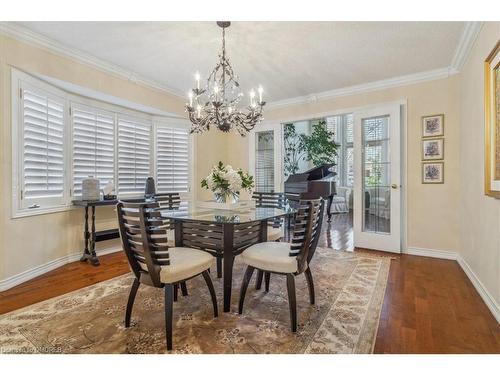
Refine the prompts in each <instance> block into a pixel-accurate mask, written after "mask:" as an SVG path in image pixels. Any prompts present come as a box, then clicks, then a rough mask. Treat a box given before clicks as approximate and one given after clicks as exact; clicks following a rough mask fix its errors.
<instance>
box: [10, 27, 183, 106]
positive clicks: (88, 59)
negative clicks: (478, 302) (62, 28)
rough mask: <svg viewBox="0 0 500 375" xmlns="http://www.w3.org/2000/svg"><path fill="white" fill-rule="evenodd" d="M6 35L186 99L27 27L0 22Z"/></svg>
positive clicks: (131, 72)
mask: <svg viewBox="0 0 500 375" xmlns="http://www.w3.org/2000/svg"><path fill="white" fill-rule="evenodd" d="M2 34H3V35H6V36H8V37H11V38H14V39H16V40H19V41H21V42H25V43H27V44H30V45H32V46H35V47H38V48H42V49H44V50H47V51H49V52H52V53H56V54H57V55H59V56H62V57H65V58H70V59H72V60H75V61H77V62H79V63H82V64H84V65H87V66H89V67H91V68H95V69H99V70H100V71H103V72H105V73H108V74H111V75H113V76H115V77H118V78H121V79H125V80H127V81H130V82H132V83H135V84H138V85H141V86H145V87H148V88H153V89H155V90H158V91H161V92H164V93H167V94H169V95H174V96H176V97H179V98H184V96H185V95H184V94H183V93H181V92H180V91H179V90H175V89H173V88H171V87H168V86H166V85H164V84H162V83H160V82H157V81H155V80H152V79H149V78H146V77H143V76H141V75H139V74H137V73H135V72H133V71H130V70H127V69H125V68H122V67H121V66H119V65H115V64H112V63H109V62H107V61H104V60H101V59H98V58H97V57H94V56H92V55H90V54H87V53H85V52H82V51H80V50H78V49H76V48H71V47H68V46H65V45H63V44H61V43H59V42H57V41H55V40H53V39H50V38H47V37H45V36H43V35H41V34H38V33H36V32H33V31H31V30H29V29H28V28H26V27H23V26H20V25H18V24H16V23H15V22H0V35H2Z"/></svg>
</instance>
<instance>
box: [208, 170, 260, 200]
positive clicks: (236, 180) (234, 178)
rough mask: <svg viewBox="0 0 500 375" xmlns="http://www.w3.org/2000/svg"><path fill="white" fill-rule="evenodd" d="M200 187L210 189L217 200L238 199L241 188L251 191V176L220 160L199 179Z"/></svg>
mask: <svg viewBox="0 0 500 375" xmlns="http://www.w3.org/2000/svg"><path fill="white" fill-rule="evenodd" d="M201 187H203V188H205V189H208V190H210V191H212V192H213V193H214V195H215V198H216V200H217V201H218V202H226V199H227V198H232V199H233V200H234V201H236V200H238V198H239V194H240V191H241V190H247V191H251V190H252V188H253V187H254V181H253V176H251V175H250V174H249V173H248V172H244V171H243V170H241V169H237V170H235V169H234V168H233V167H232V166H230V165H224V164H223V163H222V162H221V161H219V163H218V164H217V165H215V166H214V167H213V168H212V170H211V171H210V174H209V175H208V176H207V177H206V178H204V179H203V180H201Z"/></svg>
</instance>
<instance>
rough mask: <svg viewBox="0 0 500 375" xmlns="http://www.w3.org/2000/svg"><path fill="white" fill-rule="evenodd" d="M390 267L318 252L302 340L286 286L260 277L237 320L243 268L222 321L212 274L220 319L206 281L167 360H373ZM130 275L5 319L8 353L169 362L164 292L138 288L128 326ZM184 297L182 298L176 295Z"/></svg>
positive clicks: (180, 309) (179, 324) (178, 321)
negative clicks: (253, 356)
mask: <svg viewBox="0 0 500 375" xmlns="http://www.w3.org/2000/svg"><path fill="white" fill-rule="evenodd" d="M389 266H390V258H389V257H380V256H370V255H367V254H358V253H355V252H344V251H335V250H332V249H328V248H318V249H317V252H316V255H315V258H314V260H313V262H312V264H311V270H312V273H313V277H314V282H315V288H316V305H310V304H309V297H308V290H307V284H306V281H305V277H304V276H303V275H299V276H297V277H296V288H297V313H298V321H299V325H298V332H297V333H292V332H291V331H290V320H289V319H290V315H289V310H288V301H287V292H286V282H285V278H284V277H282V276H279V275H271V283H270V291H269V292H268V293H266V292H265V291H264V286H262V289H261V290H256V289H255V282H254V281H255V277H256V276H255V273H254V276H253V280H252V283H251V285H250V286H249V289H248V291H247V296H246V300H245V307H244V312H243V314H242V315H239V314H238V313H237V309H238V296H239V287H240V285H241V280H242V275H243V265H242V264H241V263H239V262H238V261H236V263H235V267H234V282H233V299H232V312H230V313H223V312H222V306H221V305H222V282H221V281H222V280H221V279H217V278H216V276H215V273H214V272H212V279H213V281H214V285H215V288H216V291H217V298H218V302H219V317H218V318H214V317H213V310H212V305H211V302H210V297H209V294H208V290H207V288H206V285H205V283H204V280H203V278H202V277H198V278H195V279H192V280H190V281H188V289H189V295H188V296H185V297H183V296H181V295H180V296H179V300H178V301H177V302H175V303H174V333H173V339H174V350H173V351H171V352H170V353H371V352H372V351H373V346H374V342H375V337H376V333H377V327H378V320H379V316H380V311H381V307H382V302H383V298H384V292H385V287H386V284H387V277H388V272H389ZM132 278H133V276H132V275H131V274H128V275H124V276H120V277H117V278H114V279H111V280H108V281H104V282H101V283H98V284H95V285H92V286H89V287H86V288H83V289H80V290H77V291H75V292H72V293H69V294H66V295H63V296H59V297H56V298H53V299H51V300H47V301H43V302H40V303H38V304H35V305H32V306H28V307H26V308H23V309H20V310H17V311H13V312H10V313H7V314H4V315H2V316H0V352H1V353H167V350H166V344H165V332H164V327H165V323H164V310H163V306H164V305H163V298H164V297H163V292H162V291H161V290H158V289H156V288H151V287H147V286H141V287H140V288H139V292H138V294H137V298H136V301H135V305H134V309H133V312H132V324H131V327H130V328H125V326H124V323H123V320H124V315H125V305H126V302H127V297H128V292H129V290H130V286H131V284H132ZM179 294H180V293H179Z"/></svg>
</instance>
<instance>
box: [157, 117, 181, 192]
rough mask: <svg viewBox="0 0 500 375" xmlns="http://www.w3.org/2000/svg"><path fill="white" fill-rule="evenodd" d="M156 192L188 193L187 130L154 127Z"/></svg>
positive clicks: (159, 125)
mask: <svg viewBox="0 0 500 375" xmlns="http://www.w3.org/2000/svg"><path fill="white" fill-rule="evenodd" d="M155 139H156V190H157V191H158V192H161V193H170V192H176V193H182V192H188V191H189V130H188V129H186V128H180V127H174V126H167V125H163V124H158V125H157V126H156V137H155Z"/></svg>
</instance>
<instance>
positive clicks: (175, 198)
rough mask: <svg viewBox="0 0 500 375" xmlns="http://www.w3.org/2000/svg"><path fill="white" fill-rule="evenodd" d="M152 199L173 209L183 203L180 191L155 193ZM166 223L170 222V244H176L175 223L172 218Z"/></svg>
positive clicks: (162, 206)
mask: <svg viewBox="0 0 500 375" xmlns="http://www.w3.org/2000/svg"><path fill="white" fill-rule="evenodd" d="M151 200H152V201H154V202H157V203H158V204H159V205H160V208H164V209H167V210H173V209H175V208H177V209H178V208H179V207H180V204H181V196H180V194H179V193H160V194H154V195H153V196H152V198H151ZM165 224H168V230H167V237H168V246H171V247H174V246H175V233H174V223H173V222H171V221H170V220H165Z"/></svg>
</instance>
